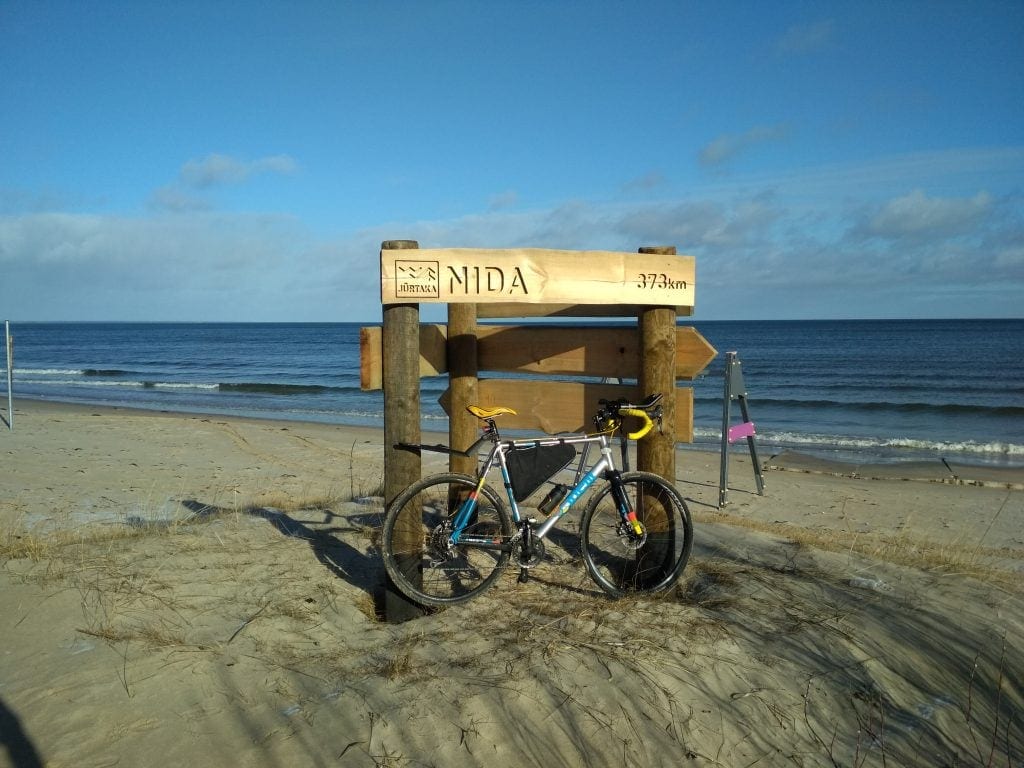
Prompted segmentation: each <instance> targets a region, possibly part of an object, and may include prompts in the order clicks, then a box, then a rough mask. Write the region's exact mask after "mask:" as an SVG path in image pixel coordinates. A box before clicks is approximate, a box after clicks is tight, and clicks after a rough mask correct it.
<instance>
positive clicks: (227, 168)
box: [179, 154, 298, 189]
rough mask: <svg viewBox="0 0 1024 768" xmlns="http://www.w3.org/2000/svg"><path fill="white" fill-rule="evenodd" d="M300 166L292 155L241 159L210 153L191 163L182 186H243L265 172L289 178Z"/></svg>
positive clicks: (183, 171) (184, 170) (184, 171)
mask: <svg viewBox="0 0 1024 768" xmlns="http://www.w3.org/2000/svg"><path fill="white" fill-rule="evenodd" d="M297 169H298V164H297V163H296V162H295V160H293V159H292V158H291V157H289V156H288V155H273V156H271V157H262V158H259V159H257V160H239V159H237V158H234V157H231V156H230V155H221V154H210V155H207V156H206V157H204V158H203V159H202V160H189V161H188V162H187V163H185V165H184V166H182V168H181V172H180V174H179V179H180V181H181V183H183V184H185V185H186V186H189V187H192V188H194V189H208V188H210V187H216V186H222V185H225V184H242V183H244V182H246V181H248V180H249V179H250V178H252V177H253V176H257V175H260V174H264V173H276V174H282V175H289V174H292V173H295V171H296V170H297Z"/></svg>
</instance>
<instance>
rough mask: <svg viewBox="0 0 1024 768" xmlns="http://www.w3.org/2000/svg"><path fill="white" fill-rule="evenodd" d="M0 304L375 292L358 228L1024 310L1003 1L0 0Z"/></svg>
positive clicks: (913, 302) (374, 249)
mask: <svg viewBox="0 0 1024 768" xmlns="http://www.w3.org/2000/svg"><path fill="white" fill-rule="evenodd" d="M0 158H2V161H0V317H4V318H10V319H11V320H22V321H28V320H197V321H199V320H235V321H264V320H266V321H292V320H294V321H299V320H323V321H334V320H337V321H349V320H351V321H372V320H375V319H377V318H379V316H380V306H379V282H378V280H379V274H378V269H379V267H378V252H379V248H380V243H381V241H382V240H387V239H414V240H418V241H419V242H420V244H421V246H423V247H482V248H506V247H541V248H568V249H605V250H622V251H634V250H636V248H638V247H639V246H643V245H675V246H676V247H677V248H678V250H679V252H680V253H688V254H692V255H694V256H696V257H697V307H696V312H695V317H696V318H697V319H704V320H719V319H748V318H753V319H758V318H763V319H774V318H818V317H825V318H846V317H1019V316H1022V315H1024V3H1021V2H1017V1H1016V0H1013V1H1007V2H994V3H993V2H971V3H967V2H955V3H954V2H941V1H937V2H875V1H871V0H869V1H868V2H806V3H802V2H768V3H755V2H736V3H733V2H646V3H645V2H637V3H626V2H530V1H529V0H526V1H524V2H424V1H421V2H386V1H384V2H245V3H243V2H218V1H217V0H202V1H201V2H157V0H133V1H130V2H117V3H113V2H102V1H97V0H92V1H90V2H47V1H46V0H0Z"/></svg>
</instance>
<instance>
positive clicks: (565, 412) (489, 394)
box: [440, 379, 693, 448]
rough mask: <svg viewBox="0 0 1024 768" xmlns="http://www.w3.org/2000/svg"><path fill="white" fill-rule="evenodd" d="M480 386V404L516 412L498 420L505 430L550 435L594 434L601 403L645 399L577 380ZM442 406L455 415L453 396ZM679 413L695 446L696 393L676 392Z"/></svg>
mask: <svg viewBox="0 0 1024 768" xmlns="http://www.w3.org/2000/svg"><path fill="white" fill-rule="evenodd" d="M479 387H480V389H479V399H480V405H486V406H498V405H503V406H506V407H508V408H512V409H513V410H515V411H516V414H515V415H514V416H513V415H512V414H504V415H502V416H501V417H499V419H498V425H499V426H500V427H502V428H504V429H525V430H538V429H539V430H541V431H542V432H545V433H547V434H549V435H554V434H557V433H559V432H592V431H593V430H594V421H593V419H594V414H595V413H597V408H598V400H602V399H603V400H616V399H618V398H620V397H625V398H628V399H630V400H633V401H634V402H635V401H636V400H638V399H641V398H643V397H644V395H643V393H641V392H640V390H639V387H634V386H629V385H621V384H582V383H579V382H572V381H569V382H566V381H539V380H529V379H516V380H513V379H481V380H480V385H479ZM440 402H441V407H442V408H444V410H445V413H448V414H449V415H451V401H450V399H449V395H448V392H445V393H444V395H442V396H441V400H440ZM675 412H676V419H675V439H676V440H677V441H678V442H683V443H692V442H693V390H692V389H690V388H689V387H678V388H677V389H676V406H675ZM627 426H628V425H627ZM666 427H667V425H666ZM461 447H463V448H464V447H465V446H461Z"/></svg>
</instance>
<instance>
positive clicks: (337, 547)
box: [181, 499, 384, 600]
mask: <svg viewBox="0 0 1024 768" xmlns="http://www.w3.org/2000/svg"><path fill="white" fill-rule="evenodd" d="M181 504H182V506H184V507H185V508H186V509H188V510H189V511H190V512H192V514H193V516H194V517H198V518H202V517H215V516H217V515H220V514H227V513H229V512H233V510H227V509H223V508H220V507H216V506H213V505H211V504H204V503H203V502H201V501H196V500H194V499H186V500H184V501H182V502H181ZM243 512H244V514H247V515H251V516H252V517H258V518H261V519H263V520H266V521H267V522H269V523H270V524H271V525H272V526H274V528H276V529H277V530H278V531H280V532H281V533H282V534H283V535H285V536H288V537H290V538H295V539H302V540H303V541H305V542H307V543H308V544H309V548H310V549H311V550H312V551H313V555H314V556H315V557H316V559H317V560H319V561H320V563H321V564H322V565H323V566H324V567H325V568H327V570H328V571H330V572H331V573H333V574H334V575H335V576H337V577H338V578H339V579H343V580H344V581H347V582H348V583H349V584H351V585H352V586H354V587H358V588H359V589H361V590H363V591H364V592H366V593H368V594H370V595H371V596H373V597H374V599H375V600H377V599H379V593H380V591H381V588H382V586H381V585H382V584H383V583H384V576H383V572H384V567H383V565H382V564H381V561H380V558H379V557H376V556H374V555H366V554H364V553H362V552H360V551H359V550H358V549H356V548H355V547H353V546H352V545H351V544H347V543H346V542H344V541H342V540H341V539H339V538H338V537H337V535H336V534H341V533H353V534H361V533H362V532H363V530H365V528H360V527H356V526H370V525H375V524H376V523H377V521H376V518H377V517H378V515H375V514H373V513H367V514H366V515H344V516H342V515H338V514H335V513H334V512H332V511H331V510H329V509H308V510H302V511H301V514H302V515H303V519H298V518H296V517H292V516H291V515H289V514H286V513H285V512H281V511H280V510H276V509H268V508H265V507H252V508H249V509H245V510H243Z"/></svg>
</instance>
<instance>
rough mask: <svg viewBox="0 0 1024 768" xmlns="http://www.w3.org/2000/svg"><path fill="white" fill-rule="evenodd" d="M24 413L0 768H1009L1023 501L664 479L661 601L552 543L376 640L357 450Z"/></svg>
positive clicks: (10, 540) (293, 427)
mask: <svg viewBox="0 0 1024 768" xmlns="http://www.w3.org/2000/svg"><path fill="white" fill-rule="evenodd" d="M16 415H17V422H16V423H17V425H18V429H17V431H15V432H13V433H4V434H0V455H2V456H3V459H4V461H3V469H2V476H3V479H2V483H3V485H2V488H3V493H2V494H0V563H2V568H0V579H2V581H3V585H2V587H0V621H2V627H3V634H2V637H3V640H4V642H3V649H4V650H3V652H2V653H0V728H2V741H0V765H12V766H18V767H19V768H21V767H22V766H33V765H40V764H42V765H48V766H72V765H74V766H101V765H154V764H171V763H182V762H188V763H191V764H193V765H197V766H207V765H209V766H219V765H240V766H278V765H281V766H285V765H343V766H348V765H351V766H427V765H437V766H453V765H482V764H485V763H492V762H494V761H496V760H497V761H500V762H501V763H502V764H507V763H511V762H513V761H518V762H519V763H521V764H526V765H567V766H575V765H592V766H606V765H607V766H661V765H665V766H669V765H671V766H678V765H684V766H685V765H693V766H730V767H731V766H747V765H758V766H775V765H780V766H782V765H786V766H820V765H826V766H829V765H833V766H901V765H911V766H915V765H920V766H938V765H950V766H952V765H958V766H1007V765H1017V764H1019V763H1020V762H1021V760H1022V759H1024V715H1022V713H1024V689H1022V685H1024V681H1022V674H1021V673H1022V670H1024V643H1022V641H1021V639H1020V638H1022V637H1024V591H1022V588H1021V585H1020V582H1021V579H1020V573H1021V570H1022V562H1024V525H1022V523H1024V492H1022V491H1021V490H1019V489H1018V488H1019V481H1020V478H1019V477H1017V476H1013V475H1006V476H1002V477H999V478H996V479H992V478H990V477H987V478H985V480H984V482H985V483H987V484H984V485H952V484H947V483H942V482H927V480H928V479H929V478H927V477H922V478H921V479H919V480H906V479H897V478H893V477H888V478H881V479H866V478H865V477H840V476H833V475H832V474H827V473H825V472H822V471H821V468H820V467H810V468H809V467H806V466H797V465H798V464H799V461H798V460H797V459H793V460H792V462H791V463H790V464H789V465H785V466H784V467H783V465H781V464H780V465H779V466H780V470H781V469H782V468H785V469H789V470H794V471H771V472H769V473H768V475H767V480H768V489H767V495H766V496H764V497H758V496H757V495H755V494H753V493H751V492H750V491H749V488H750V487H752V485H753V481H752V478H751V475H750V467H749V464H745V462H744V457H742V456H740V457H736V459H735V461H736V466H735V467H734V468H733V471H732V478H733V481H734V490H733V491H731V494H730V499H731V501H732V503H731V504H730V505H729V506H728V507H726V509H725V512H721V511H719V510H718V509H717V508H716V506H715V502H717V457H715V456H709V455H706V454H700V453H694V452H684V453H683V454H681V456H680V462H679V466H680V469H679V477H678V482H679V487H680V489H681V490H682V491H683V493H684V495H685V496H687V497H688V499H689V500H690V503H691V508H692V509H693V511H694V514H695V519H696V544H695V550H694V555H693V558H692V560H691V563H690V565H689V567H688V568H687V570H686V572H685V574H684V578H683V579H682V581H681V582H680V583H679V585H678V586H677V587H676V588H675V589H674V590H672V591H671V592H670V593H667V594H664V595H660V596H658V597H656V598H645V599H629V600H622V601H610V600H607V599H606V598H605V597H604V596H603V595H602V594H601V593H600V592H599V591H598V590H597V589H596V587H594V586H593V585H592V584H591V583H590V582H589V580H588V579H587V578H586V575H585V573H584V570H583V567H582V564H581V563H580V561H579V557H578V552H577V551H576V550H575V544H574V536H573V535H572V534H573V530H572V524H571V522H570V523H569V525H568V526H567V527H566V529H565V530H566V535H565V536H563V537H560V538H558V539H555V540H553V541H552V544H551V546H549V549H548V555H549V558H548V562H546V563H545V564H544V565H543V566H542V567H541V568H539V569H537V570H536V571H535V572H534V573H535V575H536V578H534V579H533V580H531V581H530V582H529V583H528V584H525V585H520V584H518V583H516V581H515V573H514V572H512V571H510V572H509V573H508V574H507V575H506V577H505V578H504V579H503V580H502V582H500V583H499V585H498V586H497V587H496V588H495V589H494V590H492V591H491V592H489V593H488V594H487V595H485V596H484V597H482V598H481V599H479V600H477V601H474V602H472V603H470V604H467V605H465V606H461V607H458V608H455V609H449V610H446V611H441V612H438V613H434V614H431V615H428V616H425V617H424V618H422V619H418V620H415V621H411V622H408V623H405V624H401V625H397V626H396V625H389V624H386V623H382V622H381V621H379V617H378V614H377V606H376V603H375V599H374V595H375V593H376V592H377V590H378V587H379V584H380V581H381V578H382V573H381V572H382V568H381V565H380V559H379V556H378V553H377V551H376V546H377V526H378V525H379V521H380V517H381V514H382V509H381V500H380V498H379V496H377V495H376V493H377V492H378V490H379V484H380V477H381V471H382V467H381V457H382V450H381V437H380V434H379V432H376V431H373V430H359V429H353V428H348V427H336V426H327V425H308V424H293V423H283V422H259V421H246V420H235V419H224V418H220V417H197V416H180V415H171V414H144V413H134V412H129V411H116V412H115V411H110V410H97V409H94V408H74V407H61V406H56V405H51V404H42V403H29V402H22V403H20V404H19V409H18V411H17V414H16ZM783 461H784V460H783ZM797 470H799V471H797ZM807 470H813V471H807ZM858 474H860V473H858ZM943 474H945V473H943ZM934 479H935V480H941V479H942V477H941V476H937V477H936V478H934ZM968 479H969V478H968Z"/></svg>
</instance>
